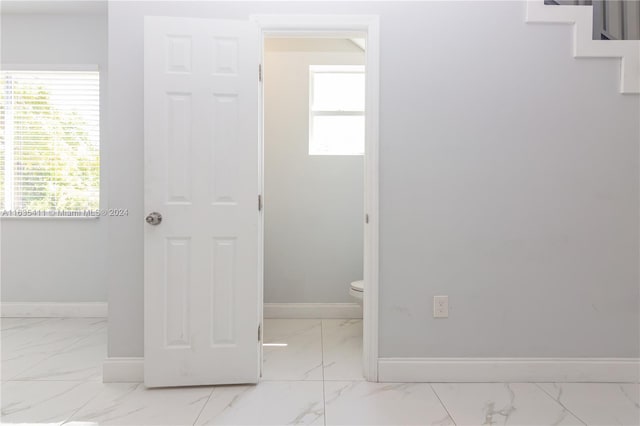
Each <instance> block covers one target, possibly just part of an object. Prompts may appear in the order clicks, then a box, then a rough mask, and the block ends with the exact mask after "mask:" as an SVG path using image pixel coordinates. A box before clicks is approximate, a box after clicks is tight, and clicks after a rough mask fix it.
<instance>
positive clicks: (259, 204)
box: [258, 194, 262, 212]
mask: <svg viewBox="0 0 640 426" xmlns="http://www.w3.org/2000/svg"><path fill="white" fill-rule="evenodd" d="M258 211H259V212H260V211H262V195H261V194H258Z"/></svg>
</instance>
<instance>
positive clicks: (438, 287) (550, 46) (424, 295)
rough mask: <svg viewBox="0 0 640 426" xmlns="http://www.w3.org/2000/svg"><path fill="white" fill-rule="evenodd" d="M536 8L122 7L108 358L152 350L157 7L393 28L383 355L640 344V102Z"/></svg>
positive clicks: (594, 353)
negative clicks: (150, 229)
mask: <svg viewBox="0 0 640 426" xmlns="http://www.w3.org/2000/svg"><path fill="white" fill-rule="evenodd" d="M524 8H525V3H524V2H406V3H400V2H367V3H364V2H340V3H331V2H292V3H280V2H255V3H253V2H216V3H202V2H201V3H188V2H180V3H179V4H177V3H171V2H158V3H151V2H148V3H147V2H145V3H134V2H113V3H111V4H110V7H109V95H110V103H109V120H110V122H109V130H110V143H109V144H108V146H107V147H108V150H109V157H110V158H117V159H118V161H117V167H113V168H111V169H110V170H109V197H110V198H109V199H110V203H111V204H112V205H114V206H121V207H126V208H129V210H130V216H129V217H128V218H125V219H123V220H120V221H118V222H117V226H116V222H115V221H114V223H113V225H114V226H111V228H110V232H109V245H108V248H109V259H110V265H109V266H110V268H109V269H110V276H109V303H110V311H109V354H110V355H111V356H140V355H142V354H143V323H142V308H143V291H142V288H143V279H142V278H143V274H142V270H143V267H142V259H143V225H144V223H143V221H142V218H143V214H144V212H143V151H142V146H143V111H142V105H143V88H142V82H143V55H142V53H143V16H144V15H145V14H148V15H164V16H171V15H174V16H197V17H201V18H206V17H210V18H218V19H220V18H235V19H247V18H248V16H249V15H250V14H253V13H255V14H261V13H262V14H267V13H300V14H305V13H319V14H331V13H339V14H349V13H352V14H378V15H380V25H381V29H380V31H381V34H380V36H381V39H380V43H381V45H380V54H381V58H382V61H381V70H380V76H381V82H380V123H379V124H380V203H381V205H380V244H381V247H380V256H381V258H380V262H381V263H380V280H381V281H380V286H381V287H380V355H381V356H415V357H422V356H433V357H464V356H498V357H509V356H527V357H545V356H557V357H564V356H580V357H635V356H638V355H639V354H638V346H639V342H638V336H639V334H640V333H639V331H640V330H639V327H638V314H639V312H638V305H639V303H638V302H639V301H640V300H639V294H638V293H639V290H638V278H639V277H638V255H639V250H638V232H639V229H638V228H639V227H638V216H639V213H640V212H639V209H638V202H639V199H638V193H639V189H640V188H639V185H638V173H639V165H638V158H639V156H638V154H639V150H638V140H639V139H640V123H639V122H638V116H639V114H640V100H639V97H638V96H636V95H629V96H623V95H620V94H619V92H618V87H619V78H620V64H619V60H617V59H597V60H588V59H583V60H576V59H574V58H573V55H572V54H571V52H572V43H573V33H572V31H573V29H572V27H571V26H570V25H528V24H526V23H525V22H524V16H525V13H524V12H525V10H524ZM486 22H491V23H492V25H486ZM409 52H410V53H409ZM3 254H4V250H3ZM439 294H448V295H449V296H450V318H449V319H446V320H434V319H433V318H432V317H431V307H432V297H433V296H434V295H439Z"/></svg>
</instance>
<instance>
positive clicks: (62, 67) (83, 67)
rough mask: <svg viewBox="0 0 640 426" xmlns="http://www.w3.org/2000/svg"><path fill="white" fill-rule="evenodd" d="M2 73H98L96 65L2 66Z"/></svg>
mask: <svg viewBox="0 0 640 426" xmlns="http://www.w3.org/2000/svg"><path fill="white" fill-rule="evenodd" d="M2 71H100V66H98V65H97V64H2Z"/></svg>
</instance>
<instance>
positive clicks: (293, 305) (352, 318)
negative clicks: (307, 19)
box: [261, 34, 366, 380]
mask: <svg viewBox="0 0 640 426" xmlns="http://www.w3.org/2000/svg"><path fill="white" fill-rule="evenodd" d="M365 49H366V46H365V37H364V35H362V34H353V35H350V36H349V37H344V36H334V37H328V36H323V37H282V36H281V37H267V38H265V39H264V54H263V62H262V70H261V72H262V76H261V77H262V79H263V94H264V98H263V105H264V112H263V120H264V121H263V129H264V130H263V131H264V133H263V138H264V139H263V141H264V142H263V149H264V154H263V164H264V189H263V195H264V210H263V213H264V268H263V272H264V317H265V318H264V322H263V364H262V366H263V369H262V377H263V379H265V380H322V379H326V380H363V378H364V373H363V357H362V336H363V333H362V327H363V324H362V299H363V277H364V230H365V226H366V223H365V208H364V181H365V178H364V177H365V173H364V167H365V92H366V90H365V88H366V85H365V81H366V66H365V61H366V50H365Z"/></svg>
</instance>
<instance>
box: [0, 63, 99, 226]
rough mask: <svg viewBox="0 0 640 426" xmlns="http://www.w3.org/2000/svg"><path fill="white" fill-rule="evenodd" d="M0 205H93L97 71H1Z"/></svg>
mask: <svg viewBox="0 0 640 426" xmlns="http://www.w3.org/2000/svg"><path fill="white" fill-rule="evenodd" d="M0 90H2V97H1V99H0V210H3V211H4V212H3V215H7V214H8V215H18V213H16V212H17V211H24V210H28V211H43V212H48V213H49V214H53V215H56V213H59V212H62V211H64V212H68V211H71V212H81V211H86V210H97V209H98V208H99V187H100V150H99V148H100V131H99V120H100V106H99V74H98V71H1V72H0Z"/></svg>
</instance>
